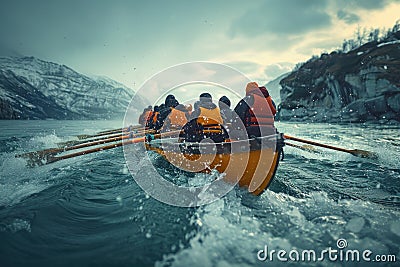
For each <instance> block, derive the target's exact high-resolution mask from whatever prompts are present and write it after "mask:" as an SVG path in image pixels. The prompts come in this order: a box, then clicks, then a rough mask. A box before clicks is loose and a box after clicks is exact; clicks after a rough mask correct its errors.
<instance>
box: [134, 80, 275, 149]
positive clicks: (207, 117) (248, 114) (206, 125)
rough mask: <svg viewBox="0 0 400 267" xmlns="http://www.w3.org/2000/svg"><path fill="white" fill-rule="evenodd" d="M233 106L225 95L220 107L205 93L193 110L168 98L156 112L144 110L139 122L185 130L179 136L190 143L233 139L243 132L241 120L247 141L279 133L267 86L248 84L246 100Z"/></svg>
mask: <svg viewBox="0 0 400 267" xmlns="http://www.w3.org/2000/svg"><path fill="white" fill-rule="evenodd" d="M230 106H231V101H230V100H229V98H228V97H226V96H223V97H221V98H220V99H219V101H218V106H217V105H216V104H214V103H213V101H212V96H211V95H210V94H209V93H202V94H201V95H200V98H199V101H196V102H195V103H194V105H193V107H192V105H190V104H189V105H183V104H180V103H179V102H178V100H177V99H176V98H175V96H174V95H168V96H167V97H166V99H165V102H164V104H161V105H160V106H154V109H153V108H152V107H151V106H149V107H147V108H145V109H144V111H143V113H142V114H141V115H140V117H139V123H140V124H141V125H143V126H144V127H146V128H147V129H152V130H155V131H156V132H167V131H171V130H182V132H181V135H180V137H181V138H183V139H184V140H185V141H187V142H200V141H201V140H203V139H204V138H210V139H212V140H213V141H214V142H217V143H219V142H224V141H227V140H228V139H232V136H235V131H239V130H240V129H239V128H240V127H239V128H238V127H237V126H236V125H238V124H237V122H238V121H239V120H240V122H241V124H240V125H243V126H244V127H245V129H246V132H247V137H248V138H251V137H259V136H265V135H270V134H274V133H276V129H275V126H274V116H275V114H276V106H275V103H274V101H273V100H272V98H271V96H270V95H269V93H268V90H267V89H266V88H265V87H264V86H261V87H260V86H258V84H257V83H256V82H251V83H248V84H247V86H246V95H245V97H244V98H242V99H241V100H240V101H239V103H238V104H237V105H236V107H235V108H234V110H231V108H230ZM242 131H243V130H242ZM228 133H229V135H228ZM238 136H239V135H238Z"/></svg>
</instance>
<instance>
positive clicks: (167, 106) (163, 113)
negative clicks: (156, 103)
mask: <svg viewBox="0 0 400 267" xmlns="http://www.w3.org/2000/svg"><path fill="white" fill-rule="evenodd" d="M176 102H178V100H176V99H175V96H174V95H168V96H167V97H166V98H165V102H164V106H163V108H160V114H159V115H158V118H157V122H156V125H155V127H154V129H155V130H157V131H158V130H160V129H161V127H162V126H163V124H164V121H165V119H166V118H167V117H168V115H169V113H170V112H171V108H172V106H173V105H175V106H177V105H179V102H178V104H176ZM161 106H162V105H161ZM161 106H160V107H161Z"/></svg>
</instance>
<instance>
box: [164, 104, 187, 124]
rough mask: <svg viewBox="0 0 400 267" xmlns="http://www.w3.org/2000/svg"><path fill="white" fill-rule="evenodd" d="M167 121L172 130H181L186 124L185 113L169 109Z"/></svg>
mask: <svg viewBox="0 0 400 267" xmlns="http://www.w3.org/2000/svg"><path fill="white" fill-rule="evenodd" d="M168 119H169V121H170V124H171V127H172V128H181V127H183V126H184V125H185V124H186V123H187V122H188V120H187V118H186V115H185V112H183V111H181V110H178V109H176V108H171V112H170V113H169V115H168Z"/></svg>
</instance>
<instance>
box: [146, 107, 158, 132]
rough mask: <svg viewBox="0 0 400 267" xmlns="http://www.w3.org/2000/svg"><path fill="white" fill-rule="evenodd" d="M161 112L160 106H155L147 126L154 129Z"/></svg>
mask: <svg viewBox="0 0 400 267" xmlns="http://www.w3.org/2000/svg"><path fill="white" fill-rule="evenodd" d="M159 114H160V107H159V106H154V111H153V114H152V115H151V116H150V119H149V120H148V123H147V125H146V127H148V128H149V129H154V128H155V126H156V123H157V119H158V115H159Z"/></svg>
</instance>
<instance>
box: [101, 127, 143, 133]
mask: <svg viewBox="0 0 400 267" xmlns="http://www.w3.org/2000/svg"><path fill="white" fill-rule="evenodd" d="M140 127H143V126H142V125H133V126H132V125H131V126H128V127H125V128H122V129H121V128H118V129H112V130H106V131H101V132H98V134H103V133H110V134H111V133H117V132H130V131H132V130H136V129H138V128H140Z"/></svg>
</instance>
